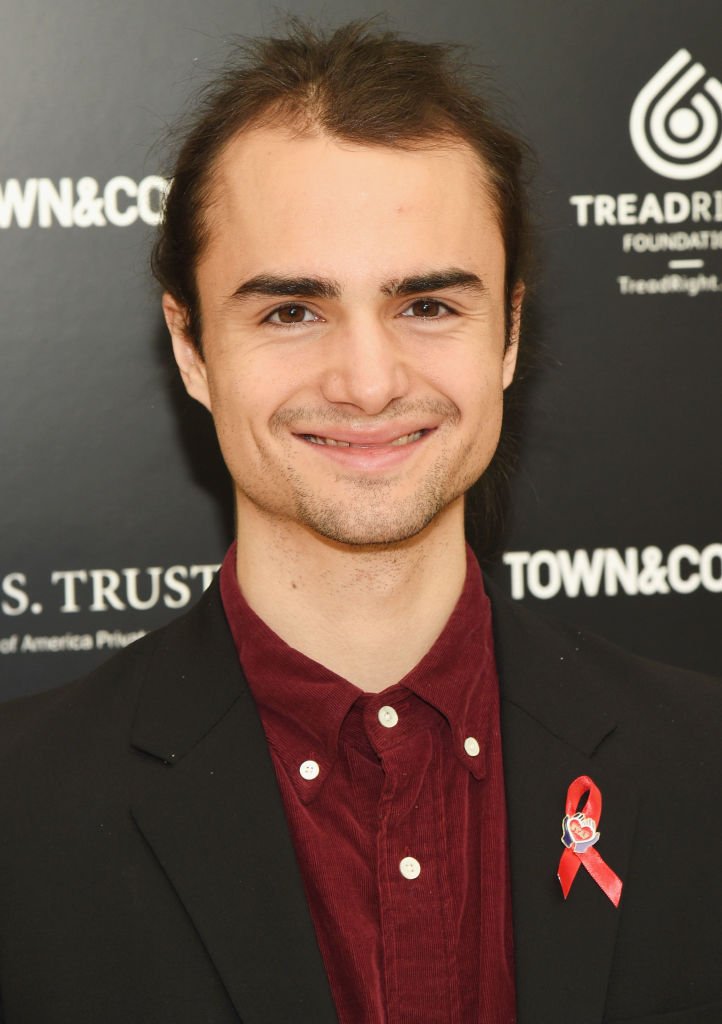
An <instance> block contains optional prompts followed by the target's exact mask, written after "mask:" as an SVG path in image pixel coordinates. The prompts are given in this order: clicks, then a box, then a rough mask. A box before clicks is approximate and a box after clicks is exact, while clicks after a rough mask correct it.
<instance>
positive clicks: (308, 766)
mask: <svg viewBox="0 0 722 1024" xmlns="http://www.w3.org/2000/svg"><path fill="white" fill-rule="evenodd" d="M298 770H299V772H300V773H301V775H302V776H303V778H304V779H308V780H309V782H310V781H311V779H315V778H316V776H317V775H318V773H319V771H320V768H319V767H318V765H317V764H316V762H315V761H304V762H303V764H302V765H301V767H300V768H299V769H298Z"/></svg>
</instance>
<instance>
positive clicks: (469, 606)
mask: <svg viewBox="0 0 722 1024" xmlns="http://www.w3.org/2000/svg"><path fill="white" fill-rule="evenodd" d="M220 584H221V597H222V601H223V608H224V611H225V614H226V618H227V619H228V623H229V626H230V629H231V633H232V636H233V639H234V642H235V645H236V649H237V651H238V656H239V659H240V661H241V665H242V666H243V670H244V673H245V675H246V678H247V679H248V684H249V687H250V689H251V692H252V694H253V697H254V700H255V702H256V705H257V707H258V711H259V714H260V717H261V721H262V724H263V728H264V730H265V732H266V737H267V739H268V743H269V746H270V747H271V748H272V750H273V751H274V752H275V754H276V755H277V757H278V758H279V759H280V760H281V762H282V763H283V765H284V767H285V769H286V771H287V772H288V775H289V777H290V778H291V780H292V782H293V785H294V788H295V789H296V791H297V793H298V794H299V796H300V798H301V799H302V800H303V801H304V802H308V801H309V800H311V799H313V798H314V797H315V796H316V795H317V794H318V792H319V791H320V789H321V787H322V786H323V783H324V781H325V780H326V778H328V776H329V774H330V772H331V770H332V769H333V766H334V764H335V762H336V759H337V757H338V749H339V733H340V731H341V727H342V725H343V722H344V719H345V718H346V716H347V714H348V712H349V710H350V708H351V707H352V706H353V705H354V704H355V703H356V702H357V701H359V699H360V698H361V699H362V703H363V705H364V712H365V714H366V715H373V716H375V715H376V714H377V713H378V711H379V710H380V709H381V708H382V707H383V706H386V705H391V706H393V704H394V703H395V702H397V701H399V700H402V699H404V698H406V696H407V694H408V692H409V691H411V693H413V694H415V695H416V696H417V697H418V698H420V699H421V700H423V701H424V702H425V703H426V704H428V705H431V706H432V707H433V708H435V709H436V710H437V711H439V712H440V713H441V714H442V715H443V716H444V718H445V719H446V720H447V722H448V724H449V727H450V729H451V733H452V740H453V747H454V752H455V754H456V756H457V757H458V758H459V760H460V761H461V763H462V764H463V765H464V766H465V767H466V768H467V769H468V770H469V771H470V772H471V773H472V775H473V776H474V777H475V778H477V779H481V778H483V777H484V775H485V773H486V760H487V748H488V737H489V731H490V728H491V725H492V724H493V723H494V722H495V720H496V719H497V718H498V679H497V675H496V666H495V662H494V650H493V639H492V631H491V606H490V603H489V599H488V597H487V596H486V593H485V592H484V585H483V580H482V576H481V570H480V569H479V565H478V563H477V561H476V558H475V557H474V555H473V553H472V551H471V549H470V548H468V547H467V565H466V579H465V582H464V587H463V590H462V592H461V595H460V597H459V600H458V601H457V603H456V606H455V608H454V610H453V612H452V613H451V616H450V617H449V619H448V621H447V623H446V625H445V627H444V629H443V630H442V632H441V634H440V635H439V637H438V638H437V640H436V641H435V642H434V644H433V646H432V647H431V649H430V650H429V651H428V652H427V653H426V654H425V655H424V657H423V658H422V659H421V661H420V662H419V663H418V664H417V665H416V666H415V667H414V668H413V669H412V670H411V671H410V672H409V673H407V675H406V676H404V678H403V679H401V680H399V682H398V683H396V684H395V685H394V686H392V687H388V688H387V689H386V690H384V691H383V692H382V693H379V694H365V693H364V692H363V691H362V690H360V689H359V688H358V687H357V686H355V685H354V684H353V683H351V682H349V681H348V680H347V679H343V678H342V677H341V676H339V675H337V674H336V673H335V672H332V671H330V670H329V669H327V668H325V667H324V666H323V665H320V664H319V663H318V662H316V661H314V660H313V659H312V658H309V657H307V656H306V655H305V654H302V653H301V652H300V651H297V650H295V649H294V648H293V647H290V646H289V645H288V644H287V643H285V641H283V640H282V639H281V638H280V637H279V636H278V635H277V634H276V633H274V632H273V630H271V629H270V628H269V627H268V626H267V625H266V623H265V622H263V620H262V619H260V618H259V616H258V615H256V613H255V612H254V611H253V609H252V608H251V607H250V606H249V604H248V602H247V601H246V600H245V598H244V597H243V595H242V593H241V590H240V587H239V585H238V580H237V577H236V545H235V543H234V544H233V545H232V546H231V548H230V549H229V551H228V553H227V554H226V557H225V559H224V561H223V565H222V567H221V572H220ZM377 705H378V706H377ZM474 741H476V742H475V743H474ZM477 747H478V752H477ZM308 761H312V762H315V763H316V764H318V766H319V772H318V775H317V776H316V777H315V778H312V779H309V778H304V776H303V775H302V774H301V772H300V767H301V765H303V764H304V763H305V762H308Z"/></svg>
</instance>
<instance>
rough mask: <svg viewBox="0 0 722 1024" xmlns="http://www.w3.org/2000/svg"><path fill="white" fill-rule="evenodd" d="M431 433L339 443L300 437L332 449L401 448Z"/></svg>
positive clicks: (317, 436) (415, 433) (312, 435)
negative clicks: (386, 439)
mask: <svg viewBox="0 0 722 1024" xmlns="http://www.w3.org/2000/svg"><path fill="white" fill-rule="evenodd" d="M428 433H430V431H429V430H416V431H414V433H413V434H403V435H402V436H401V437H397V438H395V439H394V440H393V441H376V442H371V441H359V442H356V441H337V440H336V439H335V438H333V437H320V436H319V435H318V434H301V435H299V436H300V437H302V438H303V440H304V441H310V443H311V444H320V445H328V446H329V447H331V448H366V449H373V448H401V447H403V446H404V445H406V444H412V443H413V442H414V441H419V440H420V439H421V438H422V437H423V436H424V435H425V434H428Z"/></svg>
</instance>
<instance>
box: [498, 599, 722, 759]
mask: <svg viewBox="0 0 722 1024" xmlns="http://www.w3.org/2000/svg"><path fill="white" fill-rule="evenodd" d="M488 591H489V595H490V597H491V601H492V615H493V622H494V640H495V650H496V657H497V664H498V669H499V677H500V681H501V688H502V697H503V698H504V699H506V700H507V701H510V702H511V703H513V704H516V705H518V706H521V707H522V708H523V709H525V710H526V711H528V712H529V713H531V714H532V715H533V716H534V717H536V718H538V719H540V720H542V721H545V722H547V723H551V726H557V725H560V727H561V726H563V727H564V730H565V734H566V735H572V734H573V733H574V732H575V730H577V728H578V727H579V726H580V725H582V726H583V725H584V724H586V723H588V722H590V721H594V722H595V724H596V726H597V733H598V736H599V737H600V738H601V737H603V736H604V735H607V734H609V732H610V729H611V726H612V724H613V723H614V724H615V726H616V727H617V731H619V732H621V734H622V735H627V736H630V737H631V736H634V737H636V742H638V743H639V746H640V750H644V749H647V750H649V749H650V748H651V747H654V748H656V749H657V750H658V751H660V752H661V751H663V750H664V749H665V748H669V745H670V743H674V744H675V745H677V746H684V747H685V748H687V749H693V748H696V749H699V750H703V749H704V748H705V747H709V745H710V744H711V745H712V746H713V747H715V748H716V749H719V743H720V742H722V680H721V679H716V678H714V677H712V676H707V675H704V674H701V673H697V672H694V671H690V670H688V669H684V668H678V667H675V666H671V665H665V664H663V663H661V662H657V661H654V660H652V659H649V658H644V657H640V656H639V655H636V654H632V653H630V652H629V651H626V650H623V649H622V648H620V647H618V646H617V645H615V644H613V643H611V642H609V641H608V640H605V639H603V638H602V637H599V636H596V635H595V634H594V633H591V632H589V631H587V630H584V629H578V628H574V627H573V626H570V625H567V624H565V623H561V622H557V621H554V620H552V619H550V618H547V617H546V616H544V615H541V614H539V613H537V612H535V611H532V610H530V609H528V608H526V607H524V606H522V605H519V604H516V603H515V602H511V601H510V600H509V599H508V598H506V597H505V596H504V595H503V594H501V593H500V592H499V590H498V588H497V587H495V586H494V585H493V584H490V585H488ZM553 731H555V732H557V734H558V733H559V728H556V727H555V728H553Z"/></svg>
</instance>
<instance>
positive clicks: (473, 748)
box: [464, 736, 481, 757]
mask: <svg viewBox="0 0 722 1024" xmlns="http://www.w3.org/2000/svg"><path fill="white" fill-rule="evenodd" d="M464 750H465V751H466V753H467V754H468V755H469V757H478V756H479V751H480V750H481V747H480V746H479V741H478V740H477V739H476V738H475V737H474V736H467V737H466V739H465V740H464Z"/></svg>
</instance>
